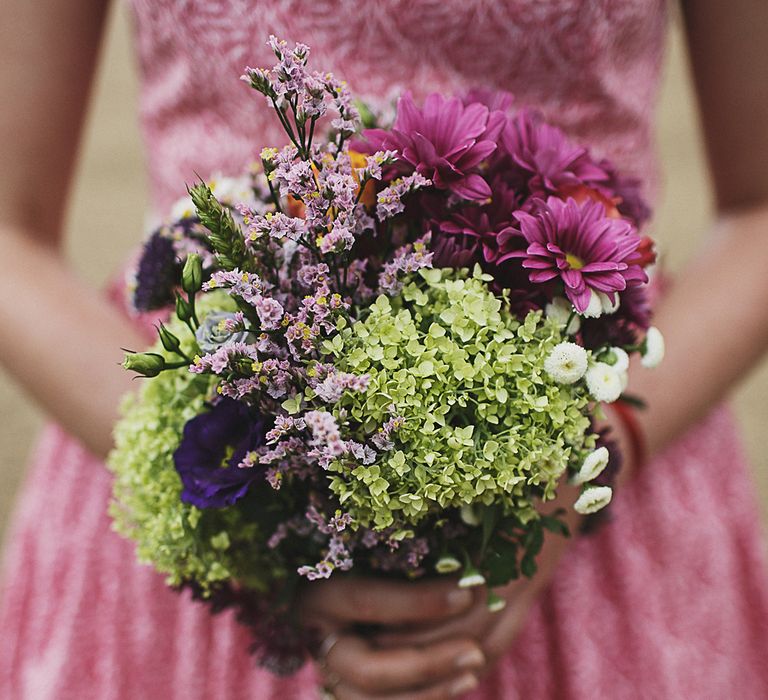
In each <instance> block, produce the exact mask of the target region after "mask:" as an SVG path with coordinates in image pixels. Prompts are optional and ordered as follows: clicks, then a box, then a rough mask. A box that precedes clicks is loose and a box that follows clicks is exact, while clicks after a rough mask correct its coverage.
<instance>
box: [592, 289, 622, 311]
mask: <svg viewBox="0 0 768 700" xmlns="http://www.w3.org/2000/svg"><path fill="white" fill-rule="evenodd" d="M597 297H598V299H600V304H601V306H602V307H603V313H604V314H615V313H616V312H617V311H618V309H619V295H618V294H616V295H615V299H616V301H611V297H609V296H608V295H607V294H603V293H602V292H598V293H597Z"/></svg>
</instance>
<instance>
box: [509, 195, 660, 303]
mask: <svg viewBox="0 0 768 700" xmlns="http://www.w3.org/2000/svg"><path fill="white" fill-rule="evenodd" d="M514 216H515V218H516V219H517V220H518V221H519V222H520V230H521V232H522V234H523V236H524V237H525V239H526V240H527V241H528V248H527V249H526V251H525V252H524V253H514V252H513V253H510V254H509V257H522V258H523V267H524V268H526V269H528V270H530V272H529V279H530V280H531V282H534V283H543V282H550V281H552V280H555V279H557V278H559V279H560V280H562V282H563V285H564V286H565V294H566V296H567V297H568V299H570V301H571V303H572V304H573V305H574V307H575V308H576V310H577V311H579V312H583V311H585V310H586V308H587V306H588V305H589V301H590V299H591V297H592V292H593V291H594V292H602V293H603V294H607V295H608V296H609V297H611V299H615V295H616V292H620V291H623V290H624V289H626V288H627V287H632V286H635V285H637V284H641V283H643V282H647V281H648V278H647V276H646V274H645V272H644V271H643V269H642V268H641V267H640V266H639V265H638V264H636V263H635V262H633V259H634V258H635V256H634V253H635V250H636V249H637V246H638V245H639V243H640V237H639V236H638V235H637V232H636V231H635V229H634V228H633V227H632V225H631V224H630V223H629V222H628V221H625V220H624V219H611V218H608V217H606V215H605V209H604V207H603V205H602V204H599V203H598V202H593V201H586V202H584V203H582V204H577V203H576V201H575V200H573V199H568V200H566V201H565V202H564V201H563V200H561V199H558V198H557V197H550V198H549V199H548V200H547V201H546V203H544V202H540V203H539V205H538V206H537V207H536V208H535V209H534V211H533V213H530V214H529V213H526V212H522V211H518V212H515V214H514Z"/></svg>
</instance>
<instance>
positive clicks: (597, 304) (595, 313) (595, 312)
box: [581, 289, 603, 318]
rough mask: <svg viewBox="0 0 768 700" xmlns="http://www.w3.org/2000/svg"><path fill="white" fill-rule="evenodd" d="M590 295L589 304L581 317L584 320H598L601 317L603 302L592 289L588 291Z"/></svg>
mask: <svg viewBox="0 0 768 700" xmlns="http://www.w3.org/2000/svg"><path fill="white" fill-rule="evenodd" d="M590 295H591V296H590V297H589V304H587V308H586V309H584V311H582V312H581V315H582V316H584V317H585V318H600V316H602V315H603V302H602V300H601V299H600V297H599V296H598V294H597V292H596V291H595V290H594V289H592V290H590Z"/></svg>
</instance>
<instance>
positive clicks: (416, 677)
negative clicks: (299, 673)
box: [325, 635, 485, 694]
mask: <svg viewBox="0 0 768 700" xmlns="http://www.w3.org/2000/svg"><path fill="white" fill-rule="evenodd" d="M325 662H326V671H327V673H328V675H329V676H333V675H335V676H337V677H338V678H339V679H341V681H342V682H343V683H345V684H346V685H348V686H349V687H351V688H355V689H357V690H358V691H362V692H366V693H379V694H381V693H386V692H390V693H392V692H402V691H404V690H405V689H407V688H421V687H425V686H429V685H431V684H435V683H442V682H444V681H445V680H446V679H448V678H453V677H455V676H457V675H460V674H462V673H465V672H467V671H479V670H480V669H481V668H482V667H483V665H484V664H485V657H484V655H483V653H482V651H481V650H480V645H479V644H477V643H476V642H472V641H470V640H466V639H454V640H448V641H444V642H440V643H438V644H432V645H429V646H427V647H423V648H416V647H401V648H398V649H374V648H373V647H371V645H370V644H369V643H367V642H366V641H365V640H363V639H362V638H360V637H357V636H354V635H346V636H343V637H341V638H340V639H339V641H338V642H337V643H336V645H335V646H334V647H333V649H331V651H330V652H329V654H328V656H327V657H326V660H325Z"/></svg>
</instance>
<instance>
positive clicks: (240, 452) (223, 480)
mask: <svg viewBox="0 0 768 700" xmlns="http://www.w3.org/2000/svg"><path fill="white" fill-rule="evenodd" d="M266 427H267V426H266V423H265V420H264V418H263V417H262V416H258V415H254V413H253V412H252V411H251V410H250V409H249V408H248V406H246V405H245V404H243V403H240V402H238V401H234V400H233V399H227V398H225V399H222V400H221V401H219V402H218V403H217V404H216V405H214V406H213V407H212V408H211V409H210V410H209V411H206V412H205V413H201V414H200V415H199V416H195V417H194V418H192V419H191V420H189V421H187V424H186V425H185V426H184V435H183V437H182V439H181V444H180V445H179V447H178V448H177V449H176V451H175V452H174V453H173V461H174V464H175V465H176V471H177V472H178V473H179V476H180V477H181V482H182V484H183V485H184V490H183V491H182V492H181V500H182V501H184V502H185V503H190V504H192V505H194V506H197V507H198V508H224V507H225V506H231V505H232V504H233V503H235V501H238V500H239V499H241V498H242V497H243V496H244V495H245V494H246V492H247V491H248V488H249V487H250V486H251V484H252V483H253V482H255V481H257V480H260V479H262V478H263V472H262V470H261V469H259V468H258V467H256V466H252V467H241V466H238V465H240V463H241V462H243V460H244V459H245V457H246V455H247V454H248V453H249V452H251V451H252V450H255V449H256V448H258V447H261V446H262V445H264V443H265V435H266V432H267V430H266Z"/></svg>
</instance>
